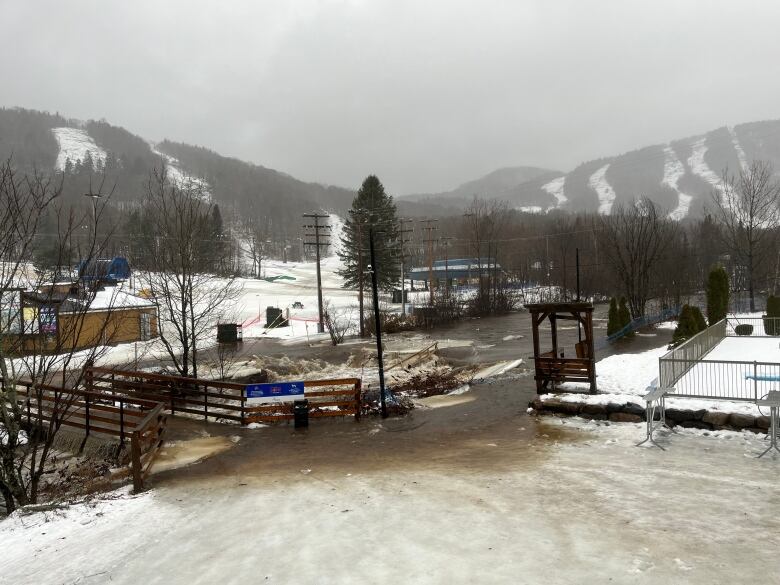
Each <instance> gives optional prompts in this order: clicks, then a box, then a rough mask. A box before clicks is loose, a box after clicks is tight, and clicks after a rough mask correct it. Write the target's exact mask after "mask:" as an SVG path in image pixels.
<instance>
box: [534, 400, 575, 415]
mask: <svg viewBox="0 0 780 585" xmlns="http://www.w3.org/2000/svg"><path fill="white" fill-rule="evenodd" d="M580 406H581V405H580V404H579V403H577V402H565V401H563V400H559V399H557V398H553V399H551V400H545V401H544V402H543V403H542V409H543V410H547V411H551V412H560V413H562V414H569V415H575V414H578V413H579V412H580Z"/></svg>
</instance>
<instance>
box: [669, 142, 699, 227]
mask: <svg viewBox="0 0 780 585" xmlns="http://www.w3.org/2000/svg"><path fill="white" fill-rule="evenodd" d="M684 175H685V167H684V166H683V164H682V162H680V159H679V158H677V155H676V154H675V153H674V150H672V148H671V147H670V146H666V147H664V178H663V179H662V180H661V183H662V184H664V185H666V186H667V187H669V188H671V189H674V190H675V191H676V192H677V207H675V208H674V209H673V210H672V212H671V213H670V214H669V218H670V219H673V220H675V221H680V220H681V219H683V218H684V217H687V215H688V213H689V212H690V209H691V201H693V196H691V195H688V194H686V193H683V192H682V191H681V190H680V186H679V184H678V183H679V181H680V179H682V178H683V176H684Z"/></svg>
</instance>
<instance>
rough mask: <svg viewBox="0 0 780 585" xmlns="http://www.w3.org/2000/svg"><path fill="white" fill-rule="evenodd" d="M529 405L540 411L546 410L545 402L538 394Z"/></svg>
mask: <svg viewBox="0 0 780 585" xmlns="http://www.w3.org/2000/svg"><path fill="white" fill-rule="evenodd" d="M528 406H529V407H531V408H533V409H534V410H535V411H537V412H539V411H542V410H544V402H542V399H541V398H539V397H538V396H537V397H536V398H534V399H533V400H532V401H531V402H529V403H528Z"/></svg>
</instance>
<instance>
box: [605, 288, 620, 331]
mask: <svg viewBox="0 0 780 585" xmlns="http://www.w3.org/2000/svg"><path fill="white" fill-rule="evenodd" d="M620 329H621V326H620V320H619V318H618V306H617V299H616V298H615V297H612V298H611V299H609V316H608V318H607V335H613V334H615V333H617V332H618V331H620Z"/></svg>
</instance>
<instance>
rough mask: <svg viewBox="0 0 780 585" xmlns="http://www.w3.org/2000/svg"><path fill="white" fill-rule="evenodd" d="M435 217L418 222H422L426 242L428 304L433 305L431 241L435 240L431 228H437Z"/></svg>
mask: <svg viewBox="0 0 780 585" xmlns="http://www.w3.org/2000/svg"><path fill="white" fill-rule="evenodd" d="M437 221H439V220H437V219H423V220H420V223H424V224H425V225H424V226H423V230H424V231H425V239H423V242H425V243H426V244H428V292H429V293H430V299H431V300H430V304H431V306H433V243H434V242H435V241H436V240H435V238H434V237H433V230H435V229H437V228H436V226H435V225H433V224H434V223H435V222H437Z"/></svg>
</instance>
